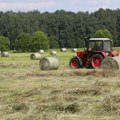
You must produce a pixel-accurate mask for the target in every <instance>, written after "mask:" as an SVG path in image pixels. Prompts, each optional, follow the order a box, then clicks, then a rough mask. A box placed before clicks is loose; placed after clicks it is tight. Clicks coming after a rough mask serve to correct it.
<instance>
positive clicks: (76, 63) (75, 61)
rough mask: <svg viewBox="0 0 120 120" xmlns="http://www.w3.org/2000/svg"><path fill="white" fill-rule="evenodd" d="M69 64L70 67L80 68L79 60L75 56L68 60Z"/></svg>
mask: <svg viewBox="0 0 120 120" xmlns="http://www.w3.org/2000/svg"><path fill="white" fill-rule="evenodd" d="M69 65H70V67H71V68H74V69H77V68H80V63H79V60H78V59H77V58H76V57H74V58H72V59H71V60H70V62H69Z"/></svg>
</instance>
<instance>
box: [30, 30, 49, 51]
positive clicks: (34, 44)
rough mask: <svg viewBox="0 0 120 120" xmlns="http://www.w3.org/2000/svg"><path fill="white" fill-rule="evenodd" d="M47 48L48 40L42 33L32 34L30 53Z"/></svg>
mask: <svg viewBox="0 0 120 120" xmlns="http://www.w3.org/2000/svg"><path fill="white" fill-rule="evenodd" d="M48 48H49V40H48V37H47V35H46V34H45V33H44V32H41V31H37V32H35V33H33V36H32V41H31V51H38V50H40V49H43V50H46V49H48Z"/></svg>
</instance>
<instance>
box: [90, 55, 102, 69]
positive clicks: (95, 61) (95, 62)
mask: <svg viewBox="0 0 120 120" xmlns="http://www.w3.org/2000/svg"><path fill="white" fill-rule="evenodd" d="M102 60H103V56H102V55H100V54H94V55H93V56H92V57H91V58H90V62H91V67H92V68H95V69H97V68H99V67H100V65H101V62H102Z"/></svg>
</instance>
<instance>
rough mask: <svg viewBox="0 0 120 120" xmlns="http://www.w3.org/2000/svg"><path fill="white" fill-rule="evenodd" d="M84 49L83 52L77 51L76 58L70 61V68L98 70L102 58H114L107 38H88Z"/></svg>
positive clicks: (113, 52)
mask: <svg viewBox="0 0 120 120" xmlns="http://www.w3.org/2000/svg"><path fill="white" fill-rule="evenodd" d="M85 47H86V48H85V49H84V51H78V52H77V56H75V57H73V58H72V59H71V60H70V62H69V65H70V67H71V68H82V67H87V68H99V67H100V65H101V62H102V60H103V59H104V58H106V57H107V56H111V57H114V56H115V51H114V50H112V40H110V39H109V38H90V39H89V40H87V41H86V42H85Z"/></svg>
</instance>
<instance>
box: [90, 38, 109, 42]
mask: <svg viewBox="0 0 120 120" xmlns="http://www.w3.org/2000/svg"><path fill="white" fill-rule="evenodd" d="M89 40H103V41H104V40H110V39H109V38H90V39H89Z"/></svg>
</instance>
